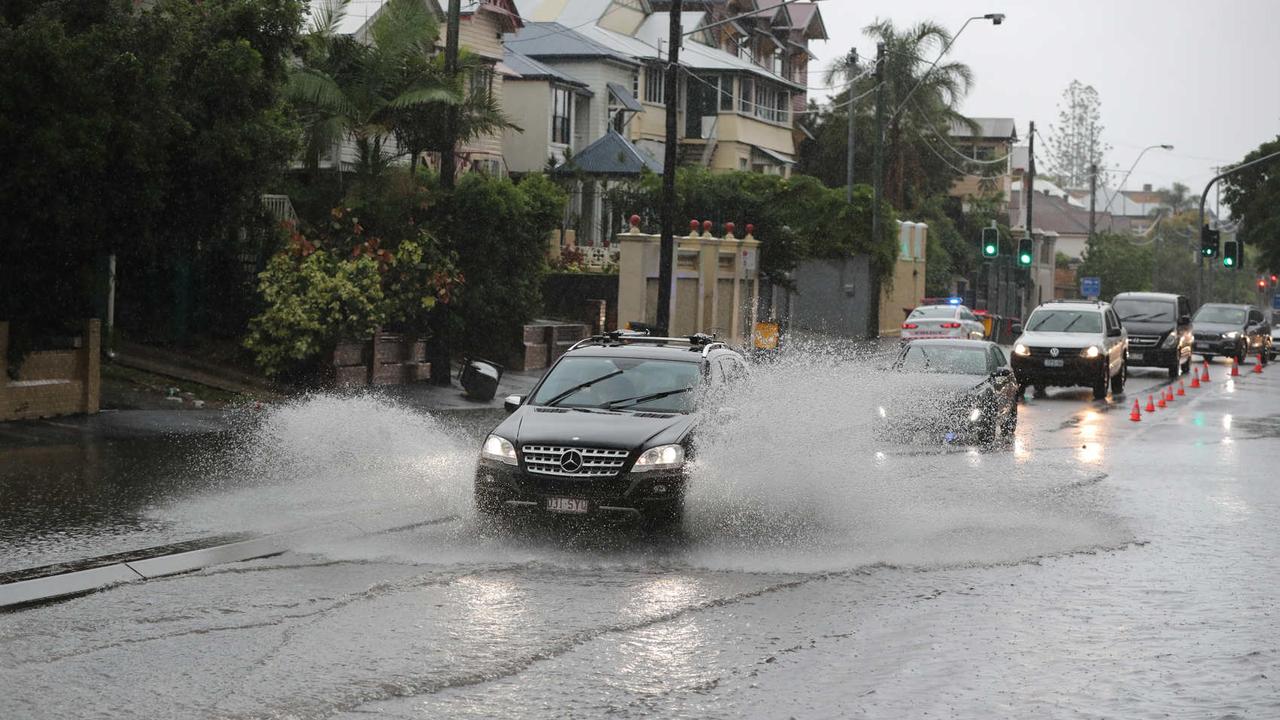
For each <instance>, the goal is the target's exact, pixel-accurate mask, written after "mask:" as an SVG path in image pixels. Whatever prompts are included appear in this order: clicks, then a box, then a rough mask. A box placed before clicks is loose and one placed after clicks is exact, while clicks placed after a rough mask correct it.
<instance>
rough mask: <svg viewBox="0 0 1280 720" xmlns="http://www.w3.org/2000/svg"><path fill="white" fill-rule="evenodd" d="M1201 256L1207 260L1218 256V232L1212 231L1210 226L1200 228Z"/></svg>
mask: <svg viewBox="0 0 1280 720" xmlns="http://www.w3.org/2000/svg"><path fill="white" fill-rule="evenodd" d="M1200 255H1201V256H1202V257H1207V258H1211V257H1217V256H1218V231H1217V230H1210V229H1209V226H1208V225H1205V226H1203V227H1201V228H1200ZM1224 264H1225V263H1224Z"/></svg>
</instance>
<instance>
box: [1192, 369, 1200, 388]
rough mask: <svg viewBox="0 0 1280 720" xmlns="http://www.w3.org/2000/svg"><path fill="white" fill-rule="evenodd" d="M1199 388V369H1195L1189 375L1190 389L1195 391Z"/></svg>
mask: <svg viewBox="0 0 1280 720" xmlns="http://www.w3.org/2000/svg"><path fill="white" fill-rule="evenodd" d="M1199 387H1200V368H1196V369H1195V370H1194V371H1193V372H1192V373H1191V389H1192V390H1195V389H1197V388H1199Z"/></svg>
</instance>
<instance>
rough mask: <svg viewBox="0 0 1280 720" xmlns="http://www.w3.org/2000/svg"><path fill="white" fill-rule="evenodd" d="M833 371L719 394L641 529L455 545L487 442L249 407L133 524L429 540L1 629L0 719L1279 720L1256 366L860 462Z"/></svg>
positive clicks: (1267, 444) (141, 588)
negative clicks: (979, 446)
mask: <svg viewBox="0 0 1280 720" xmlns="http://www.w3.org/2000/svg"><path fill="white" fill-rule="evenodd" d="M832 372H835V373H836V374H835V375H834V376H832V375H828V376H826V377H828V379H829V380H831V382H827V383H824V384H816V383H814V382H812V381H813V379H814V377H815V373H828V374H829V373H832ZM841 372H843V371H833V370H832V369H831V368H824V367H812V368H799V369H797V368H790V369H788V372H777V373H776V374H773V375H766V376H765V377H763V378H762V379H761V383H760V385H759V387H758V388H757V389H756V390H753V391H751V392H750V393H748V394H747V396H745V397H743V398H740V399H739V401H738V402H737V403H736V408H737V411H736V412H735V413H734V415H733V416H732V417H731V418H729V419H728V420H726V421H724V422H723V427H721V428H720V432H718V433H715V434H714V435H712V436H710V437H709V438H708V440H707V441H706V447H704V448H703V451H702V452H701V453H700V454H699V460H698V462H699V466H698V468H696V469H695V471H694V477H695V478H696V479H697V480H698V482H696V483H695V484H694V486H693V487H694V490H693V491H692V494H691V496H690V498H689V517H688V522H687V523H686V527H685V529H684V530H683V531H682V532H681V533H679V534H677V535H674V536H669V535H655V534H652V533H649V532H645V531H641V530H636V529H631V528H627V527H607V528H601V527H596V526H590V525H573V524H559V523H557V524H534V525H531V526H516V527H511V528H503V527H498V528H495V527H489V526H486V525H482V524H479V523H478V522H477V521H476V519H475V518H474V515H473V514H472V512H471V510H470V504H469V503H470V473H471V468H472V467H474V454H475V446H476V443H477V439H478V436H479V434H481V433H483V432H484V429H485V423H487V422H490V421H492V418H480V419H476V420H466V421H464V422H467V423H470V424H469V425H462V424H459V422H458V421H456V420H454V419H449V418H435V417H430V416H426V415H422V414H420V413H414V412H411V411H408V410H404V409H403V408H396V407H392V406H387V405H385V404H382V403H380V402H379V401H377V400H375V399H371V398H356V399H352V398H329V397H319V398H313V399H310V400H308V401H304V402H298V403H294V404H290V405H287V406H284V407H282V408H279V409H276V410H274V411H272V412H271V413H270V414H269V415H268V416H267V417H265V418H262V419H259V420H257V421H255V422H256V423H258V424H256V425H255V432H254V433H252V434H249V435H236V434H234V433H232V434H231V435H228V436H225V437H223V438H221V439H220V440H218V442H219V443H222V445H221V446H220V447H219V448H216V449H214V450H211V451H210V452H208V453H206V454H204V455H201V456H199V457H201V458H203V459H201V460H198V461H197V460H195V459H194V457H195V455H182V454H181V453H179V454H178V455H179V457H186V458H187V459H188V460H189V461H190V462H189V463H188V464H187V465H185V466H183V467H182V468H180V471H175V475H174V476H175V477H178V476H183V473H184V472H185V473H186V476H189V477H196V478H200V479H201V482H200V483H198V484H194V485H190V484H184V483H177V484H175V485H174V487H178V488H180V489H179V490H177V491H172V492H166V493H161V494H160V495H158V496H157V495H147V494H145V493H143V494H141V495H139V496H138V497H139V499H138V500H137V501H136V502H135V504H134V505H133V506H132V507H133V508H134V510H133V512H135V513H136V517H138V518H140V519H142V520H145V521H146V522H148V523H153V524H154V527H156V528H165V529H166V530H158V531H156V532H159V533H161V534H163V533H164V532H170V531H172V532H185V531H188V530H190V531H192V532H197V531H203V530H209V529H216V531H217V532H253V533H261V532H273V531H278V530H281V529H288V528H294V527H300V526H305V525H316V524H317V523H322V522H324V521H330V520H333V519H335V518H346V519H359V521H360V522H361V523H362V524H363V525H366V526H367V525H371V524H376V523H374V522H373V521H372V520H371V519H376V518H379V517H383V516H385V517H386V518H387V519H388V522H387V525H386V527H394V523H392V522H391V519H392V518H393V516H394V518H400V517H401V516H403V515H405V514H406V513H409V514H412V515H413V516H415V517H417V518H419V519H424V520H435V522H432V523H431V524H427V525H420V526H416V527H411V528H408V529H402V530H393V531H391V532H383V533H376V534H365V535H361V536H352V535H351V534H350V533H332V534H326V533H324V532H320V533H316V534H313V535H311V536H309V537H308V538H307V540H306V541H305V542H300V543H298V545H297V546H296V547H294V548H293V549H292V550H290V551H289V552H287V553H285V554H283V555H279V556H276V557H270V558H264V559H261V560H254V561H249V562H242V563H235V564H229V565H221V566H216V567H211V568H208V569H205V570H202V571H198V572H194V573H189V574H185V575H178V576H173V577H167V578H161V579H157V580H151V581H147V582H140V583H131V584H127V585H123V586H119V587H116V588H113V589H110V590H107V591H104V592H100V593H96V594H92V595H88V596H84V597H79V598H75V599H71V600H66V601H63V602H59V603H54V604H48V605H44V606H39V607H35V608H31V609H27V610H21V611H15V612H8V613H5V614H0V682H2V683H3V686H4V687H5V688H6V690H7V691H6V693H4V694H3V695H0V717H15V718H57V717H83V716H85V715H86V714H89V713H88V712H87V711H86V708H92V711H91V712H92V714H93V715H95V716H101V717H139V716H151V717H191V718H213V717H217V718H222V717H280V718H283V717H344V718H355V717H367V716H368V715H370V714H376V715H380V716H385V717H392V718H436V717H464V718H465V717H476V718H489V717H509V718H517V717H519V718H543V717H545V718H553V717H555V718H559V717H598V716H601V715H606V714H607V715H611V716H617V717H649V716H661V717H689V718H705V717H744V716H746V717H805V718H809V717H851V716H852V717H884V718H900V717H925V716H942V717H1010V716H1013V717H1080V716H1083V717H1099V716H1102V717H1188V718H1191V717H1194V718H1203V717H1259V718H1265V717H1276V716H1280V687H1278V686H1277V682H1280V632H1277V630H1276V628H1277V627H1280V622H1278V618H1280V607H1278V604H1280V603H1278V602H1277V600H1276V595H1277V589H1278V588H1280V565H1278V564H1277V563H1276V562H1275V558H1276V556H1277V553H1278V551H1280V531H1278V530H1277V527H1280V524H1278V523H1277V519H1280V483H1277V482H1275V480H1274V470H1273V468H1274V456H1275V454H1276V451H1277V450H1278V449H1280V442H1278V441H1277V437H1278V436H1280V374H1273V373H1267V374H1264V375H1261V376H1248V377H1246V378H1243V379H1241V380H1240V381H1239V382H1236V383H1228V382H1226V378H1225V377H1221V376H1223V375H1225V373H1224V372H1223V366H1218V367H1215V373H1216V375H1215V382H1214V383H1213V384H1212V385H1211V386H1210V387H1209V388H1207V389H1204V390H1199V391H1194V392H1192V391H1188V392H1192V394H1191V395H1189V396H1185V397H1183V398H1179V399H1178V400H1177V401H1176V402H1175V403H1174V405H1173V406H1172V407H1170V408H1169V409H1166V410H1162V411H1159V412H1158V413H1156V414H1155V415H1152V416H1146V417H1144V419H1143V421H1142V422H1140V423H1133V422H1130V421H1129V420H1128V405H1129V404H1131V402H1132V399H1133V398H1135V397H1141V398H1142V399H1143V401H1144V403H1145V398H1146V394H1147V393H1148V392H1155V388H1156V387H1157V386H1159V385H1160V384H1162V383H1164V382H1165V379H1164V378H1163V377H1161V376H1160V375H1158V374H1155V373H1152V374H1150V375H1142V376H1140V377H1134V378H1132V379H1131V380H1130V387H1129V395H1128V396H1127V397H1124V398H1117V399H1115V401H1114V402H1109V403H1093V402H1091V401H1088V400H1087V399H1086V396H1085V394H1084V393H1076V392H1074V391H1058V392H1054V393H1053V394H1052V395H1051V396H1050V397H1049V398H1047V399H1043V400H1032V401H1030V402H1028V403H1026V404H1025V405H1023V407H1022V408H1021V424H1020V428H1019V431H1018V436H1017V439H1016V440H1015V442H1014V443H1013V444H1012V446H1011V447H1008V448H1003V449H998V450H995V451H989V452H988V451H982V452H979V451H977V450H971V449H966V448H947V449H941V448H900V447H885V446H881V445H879V444H877V443H876V442H874V441H873V440H872V439H871V436H870V433H869V432H868V429H867V426H866V422H867V421H866V418H867V417H869V416H870V413H869V410H870V409H871V408H873V407H875V405H874V403H875V402H876V401H877V397H878V394H880V393H883V392H884V391H883V389H878V388H877V386H876V384H875V382H874V380H868V379H867V378H865V377H861V376H858V375H857V374H850V375H848V376H845V375H841V374H840V373H841ZM752 393H755V394H752ZM771 398H772V399H773V401H770V399H771ZM779 398H785V399H786V400H787V401H786V402H779V401H778V399H779ZM481 420H484V421H485V422H481ZM144 455H145V453H144ZM196 455H198V454H196ZM211 459H212V460H211ZM211 461H216V462H212V464H210V462H211ZM113 462H114V461H113ZM130 462H131V461H127V459H126V458H124V457H122V459H120V460H119V465H118V467H121V468H124V467H136V465H130ZM138 462H143V461H138ZM155 471H156V470H153V469H147V470H145V472H155ZM161 471H165V472H167V471H169V469H168V467H167V466H165V467H163V468H161ZM20 506H22V503H15V504H8V505H6V507H7V508H10V510H7V512H13V513H14V516H17V513H16V512H15V511H14V510H12V508H17V507H20ZM91 524H92V523H88V524H86V525H85V527H89V526H90V525H91ZM144 535H145V536H146V537H148V538H154V537H159V536H160V535H154V534H152V535H147V534H146V533H144ZM83 536H84V537H92V532H90V531H88V530H86V531H85V532H84V534H83ZM135 539H138V538H136V537H135ZM6 543H8V545H7V547H12V548H18V547H23V545H22V541H21V540H20V539H19V538H13V537H10V538H9V539H7V540H6ZM55 544H56V543H55ZM42 547H43V545H42ZM56 554H57V553H56V551H45V550H40V551H35V552H33V553H32V554H31V555H30V557H31V558H35V557H50V556H53V555H56ZM5 558H6V565H8V564H9V563H10V562H12V561H11V560H9V558H10V555H8V554H6V555H5ZM23 564H25V563H23Z"/></svg>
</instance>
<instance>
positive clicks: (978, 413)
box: [969, 408, 982, 423]
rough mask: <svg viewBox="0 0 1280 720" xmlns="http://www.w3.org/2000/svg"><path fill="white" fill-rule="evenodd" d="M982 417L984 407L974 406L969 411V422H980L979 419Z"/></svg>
mask: <svg viewBox="0 0 1280 720" xmlns="http://www.w3.org/2000/svg"><path fill="white" fill-rule="evenodd" d="M981 417H982V408H974V409H972V410H970V411H969V422H971V423H973V422H978V419H979V418H981Z"/></svg>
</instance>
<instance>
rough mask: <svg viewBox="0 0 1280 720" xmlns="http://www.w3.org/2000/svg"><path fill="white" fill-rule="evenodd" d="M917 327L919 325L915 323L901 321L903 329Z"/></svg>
mask: <svg viewBox="0 0 1280 720" xmlns="http://www.w3.org/2000/svg"><path fill="white" fill-rule="evenodd" d="M918 327H920V326H919V325H917V324H915V323H902V329H903V330H915V329H916V328H918Z"/></svg>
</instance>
